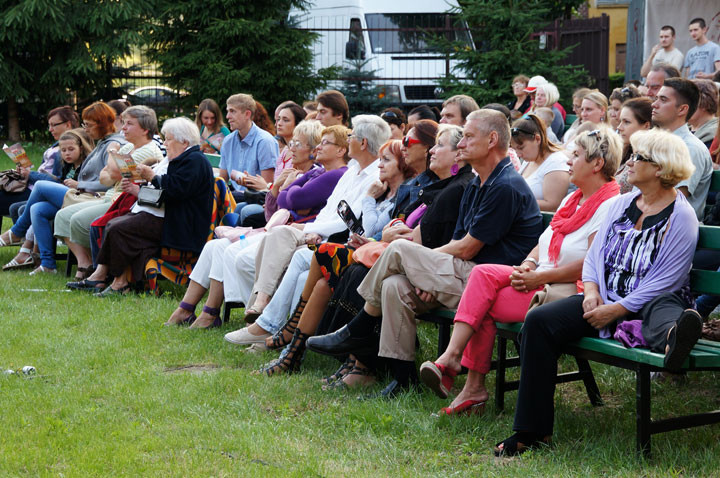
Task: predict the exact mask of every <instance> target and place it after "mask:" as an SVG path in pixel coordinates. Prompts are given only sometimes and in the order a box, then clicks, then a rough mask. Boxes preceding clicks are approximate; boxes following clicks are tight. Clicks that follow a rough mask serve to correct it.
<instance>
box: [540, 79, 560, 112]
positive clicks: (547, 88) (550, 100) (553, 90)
mask: <svg viewBox="0 0 720 478" xmlns="http://www.w3.org/2000/svg"><path fill="white" fill-rule="evenodd" d="M538 90H542V91H543V92H545V96H546V97H547V103H545V104H546V105H547V107H548V108H550V107H552V105H554V104H555V103H557V102H558V101H559V100H560V92H559V91H558V89H557V86H555V85H554V84H553V83H546V84H544V85H539V86H538V87H537V89H536V90H535V97H536V98H537V92H538Z"/></svg>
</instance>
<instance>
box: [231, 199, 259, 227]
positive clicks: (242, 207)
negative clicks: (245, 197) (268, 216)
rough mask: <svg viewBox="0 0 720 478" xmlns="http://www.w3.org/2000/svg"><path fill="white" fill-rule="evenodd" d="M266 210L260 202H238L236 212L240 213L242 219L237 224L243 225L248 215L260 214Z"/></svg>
mask: <svg viewBox="0 0 720 478" xmlns="http://www.w3.org/2000/svg"><path fill="white" fill-rule="evenodd" d="M264 210H265V209H264V208H263V207H262V206H261V205H260V204H248V203H246V202H241V203H238V205H237V206H236V207H235V214H239V215H240V221H239V222H238V223H237V225H238V226H240V225H242V223H244V222H245V219H247V217H248V216H252V215H253V214H259V213H261V212H263V211H264Z"/></svg>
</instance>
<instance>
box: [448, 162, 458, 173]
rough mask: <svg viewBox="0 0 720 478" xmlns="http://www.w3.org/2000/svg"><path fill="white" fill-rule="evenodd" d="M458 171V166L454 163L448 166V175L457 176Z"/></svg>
mask: <svg viewBox="0 0 720 478" xmlns="http://www.w3.org/2000/svg"><path fill="white" fill-rule="evenodd" d="M458 171H460V165H459V164H458V163H457V161H455V162H454V163H453V165H452V166H450V174H452V175H453V176H457V173H458Z"/></svg>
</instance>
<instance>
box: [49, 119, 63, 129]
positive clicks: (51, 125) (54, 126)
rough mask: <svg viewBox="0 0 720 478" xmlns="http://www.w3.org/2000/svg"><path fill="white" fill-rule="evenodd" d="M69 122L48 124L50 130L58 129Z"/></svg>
mask: <svg viewBox="0 0 720 478" xmlns="http://www.w3.org/2000/svg"><path fill="white" fill-rule="evenodd" d="M65 123H67V121H58V122H57V123H48V129H51V128H57V127H58V126H60V125H61V124H65Z"/></svg>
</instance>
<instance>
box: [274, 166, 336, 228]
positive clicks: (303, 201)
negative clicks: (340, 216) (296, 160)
mask: <svg viewBox="0 0 720 478" xmlns="http://www.w3.org/2000/svg"><path fill="white" fill-rule="evenodd" d="M346 170H347V166H343V167H342V168H338V169H333V170H332V171H327V172H326V171H325V169H323V168H321V167H318V168H313V169H311V170H310V171H308V172H307V173H305V174H303V175H302V176H301V177H299V178H297V179H296V180H295V181H293V183H292V184H291V185H290V187H289V188H287V189H284V190H282V191H280V194H278V197H277V204H278V207H280V208H284V209H288V210H290V211H293V212H294V211H298V210H301V209H310V213H309V214H308V215H309V216H312V215H314V214H317V213H318V212H320V210H321V209H322V208H323V207H324V206H325V203H326V202H327V199H328V197H330V194H331V193H332V192H333V189H335V185H336V184H337V182H338V181H339V180H340V177H341V176H342V175H343V174H344V173H345V171H346ZM295 219H298V217H296V218H295Z"/></svg>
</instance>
